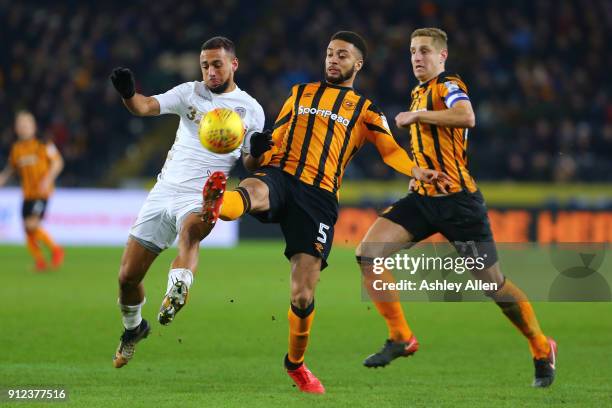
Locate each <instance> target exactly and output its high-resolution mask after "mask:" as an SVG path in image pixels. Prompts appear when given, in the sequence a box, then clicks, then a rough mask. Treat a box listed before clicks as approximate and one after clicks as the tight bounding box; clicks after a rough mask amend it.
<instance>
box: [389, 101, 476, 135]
mask: <svg viewBox="0 0 612 408" xmlns="http://www.w3.org/2000/svg"><path fill="white" fill-rule="evenodd" d="M417 122H420V123H428V124H430V125H436V126H444V127H455V128H473V127H474V126H475V125H476V117H475V115H474V110H473V109H472V104H471V103H470V101H457V102H456V103H455V104H454V105H453V107H452V108H449V109H444V110H437V111H415V112H401V113H399V114H398V115H397V116H396V117H395V124H396V125H397V127H400V128H407V127H409V126H410V125H412V124H413V123H417Z"/></svg>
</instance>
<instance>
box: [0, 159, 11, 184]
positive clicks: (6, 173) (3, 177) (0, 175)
mask: <svg viewBox="0 0 612 408" xmlns="http://www.w3.org/2000/svg"><path fill="white" fill-rule="evenodd" d="M12 175H13V167H12V166H11V165H10V164H7V165H6V167H4V169H2V171H0V187H2V186H3V185H5V184H6V182H7V181H9V179H10V178H11V176H12Z"/></svg>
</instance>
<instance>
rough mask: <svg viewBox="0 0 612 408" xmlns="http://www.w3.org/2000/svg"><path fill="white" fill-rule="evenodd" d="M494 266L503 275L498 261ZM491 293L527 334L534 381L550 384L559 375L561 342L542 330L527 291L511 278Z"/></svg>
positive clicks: (544, 385)
mask: <svg viewBox="0 0 612 408" xmlns="http://www.w3.org/2000/svg"><path fill="white" fill-rule="evenodd" d="M491 269H493V270H494V272H495V273H498V274H500V275H501V272H500V271H499V263H495V264H494V265H493V266H491ZM487 296H489V297H491V298H492V299H493V300H494V301H495V303H496V304H497V305H498V306H499V307H500V309H501V310H502V312H503V313H504V315H506V317H507V318H508V320H510V321H511V322H512V324H514V326H516V328H517V329H519V330H520V332H521V333H522V334H523V336H525V338H527V341H528V342H529V350H530V351H531V355H532V357H533V364H534V366H535V376H534V380H533V383H532V385H533V386H534V387H538V388H540V387H548V386H550V385H551V384H552V383H553V381H554V379H555V370H556V364H557V343H556V342H555V341H554V340H553V339H552V338H549V337H546V336H545V335H544V333H543V332H542V329H541V328H540V324H539V323H538V318H537V317H536V314H535V312H534V310H533V307H532V306H531V303H530V302H529V300H528V299H527V296H526V295H525V293H524V292H523V291H522V290H521V289H519V288H518V287H517V286H516V285H514V283H513V282H511V281H510V280H509V279H505V280H503V283H502V285H501V287H500V288H499V289H498V290H497V291H495V292H489V293H487Z"/></svg>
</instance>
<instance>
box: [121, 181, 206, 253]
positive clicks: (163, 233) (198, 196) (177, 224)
mask: <svg viewBox="0 0 612 408" xmlns="http://www.w3.org/2000/svg"><path fill="white" fill-rule="evenodd" d="M201 209H202V193H201V192H199V191H197V190H185V189H180V188H177V187H175V186H172V185H169V184H167V183H164V182H163V181H158V182H157V183H156V184H155V186H154V187H153V189H152V190H151V192H150V193H149V195H148V196H147V199H146V201H145V203H144V204H143V206H142V208H141V209H140V212H139V213H138V218H137V219H136V222H135V223H134V225H133V226H132V228H131V229H130V236H131V237H132V238H134V239H136V241H138V242H139V243H140V244H142V245H143V246H144V247H145V248H147V249H149V250H151V251H153V252H155V253H159V252H161V251H163V250H164V249H166V248H168V247H170V246H171V245H172V244H173V243H174V241H175V240H176V237H177V235H178V233H179V232H180V231H181V226H182V223H183V219H184V218H185V216H186V215H188V214H190V213H193V212H199V211H200V210H201Z"/></svg>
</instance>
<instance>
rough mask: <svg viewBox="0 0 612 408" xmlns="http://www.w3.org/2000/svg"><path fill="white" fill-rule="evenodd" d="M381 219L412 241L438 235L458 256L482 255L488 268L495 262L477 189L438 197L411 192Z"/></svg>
mask: <svg viewBox="0 0 612 408" xmlns="http://www.w3.org/2000/svg"><path fill="white" fill-rule="evenodd" d="M381 216H382V217H384V218H386V219H388V220H390V221H393V222H394V223H396V224H399V225H401V226H402V227H404V228H405V229H406V231H408V232H410V234H412V235H413V236H414V242H418V241H421V240H424V239H425V238H427V237H429V236H431V235H433V234H435V233H437V232H439V233H441V234H442V235H444V237H445V238H446V239H448V240H449V241H450V243H451V244H453V245H454V246H455V248H456V249H457V251H458V252H459V254H460V255H461V256H467V257H474V256H484V258H485V262H484V264H485V266H487V267H488V266H491V265H493V264H494V263H495V262H496V261H497V250H496V248H495V241H494V239H493V233H492V232H491V224H490V222H489V216H488V215H487V206H486V204H485V201H484V198H483V197H482V194H481V193H480V191H478V190H477V191H475V192H473V193H470V192H467V191H460V192H458V193H454V194H450V195H447V196H440V197H428V196H422V195H420V194H417V193H411V194H408V195H407V196H406V197H404V198H402V199H401V200H399V201H398V202H396V203H395V204H393V205H392V206H391V207H390V208H389V209H387V210H385V212H384V213H383V214H381ZM485 255H486V256H485Z"/></svg>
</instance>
